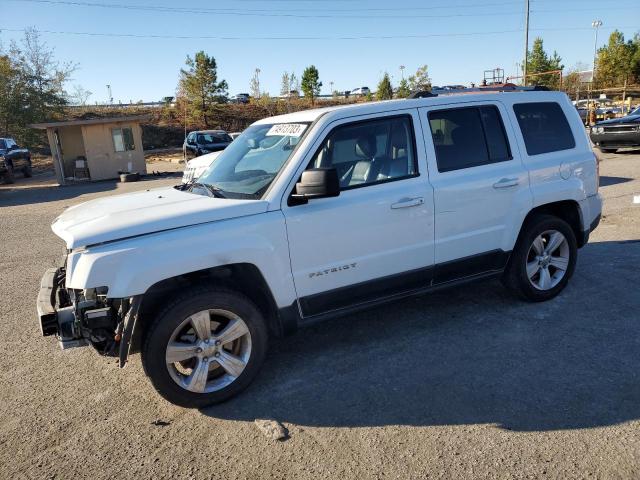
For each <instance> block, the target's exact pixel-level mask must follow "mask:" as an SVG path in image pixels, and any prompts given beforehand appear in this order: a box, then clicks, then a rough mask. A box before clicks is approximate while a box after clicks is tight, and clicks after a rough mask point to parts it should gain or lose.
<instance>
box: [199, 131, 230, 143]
mask: <svg viewBox="0 0 640 480" xmlns="http://www.w3.org/2000/svg"><path fill="white" fill-rule="evenodd" d="M231 141H232V139H231V137H230V136H229V135H227V134H226V133H201V134H198V143H200V144H205V143H227V142H229V143H230V142H231Z"/></svg>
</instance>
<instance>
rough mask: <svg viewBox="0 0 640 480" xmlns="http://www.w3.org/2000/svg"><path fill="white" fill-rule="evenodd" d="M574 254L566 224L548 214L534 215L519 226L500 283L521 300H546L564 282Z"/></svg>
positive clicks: (574, 264) (562, 285)
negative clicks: (519, 231)
mask: <svg viewBox="0 0 640 480" xmlns="http://www.w3.org/2000/svg"><path fill="white" fill-rule="evenodd" d="M577 256H578V246H577V242H576V237H575V234H574V233H573V230H572V229H571V227H570V226H569V224H568V223H567V222H565V221H564V220H562V219H560V218H558V217H555V216H552V215H537V216H535V217H533V218H531V219H530V220H528V221H527V223H526V224H525V225H524V226H523V229H522V232H521V233H520V236H519V238H518V243H517V244H516V248H515V249H514V250H513V253H512V254H511V258H510V259H509V263H508V264H507V268H506V269H505V272H504V274H503V277H502V283H503V285H504V286H505V287H507V289H509V290H510V291H511V292H513V293H514V294H516V295H517V296H519V297H520V298H523V299H525V300H528V301H531V302H543V301H545V300H550V299H552V298H553V297H555V296H556V295H558V294H559V293H560V292H561V291H562V290H563V289H564V287H566V286H567V283H568V281H569V279H570V278H571V275H573V271H574V269H575V266H576V260H577Z"/></svg>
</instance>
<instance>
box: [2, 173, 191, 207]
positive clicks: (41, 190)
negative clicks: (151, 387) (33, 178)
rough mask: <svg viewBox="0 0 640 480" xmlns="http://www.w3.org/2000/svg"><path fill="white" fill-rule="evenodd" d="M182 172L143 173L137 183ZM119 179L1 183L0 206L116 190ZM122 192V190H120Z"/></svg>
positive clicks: (177, 178)
mask: <svg viewBox="0 0 640 480" xmlns="http://www.w3.org/2000/svg"><path fill="white" fill-rule="evenodd" d="M180 177H182V172H175V173H174V172H167V173H163V174H160V175H145V176H143V177H142V178H141V179H140V181H139V182H138V183H145V182H148V181H151V180H157V179H162V178H166V179H171V178H175V179H176V184H177V183H179V178H180ZM118 184H119V180H116V179H114V180H101V181H97V182H86V183H74V184H70V185H64V186H60V185H58V184H56V183H52V182H48V183H42V184H26V185H25V184H17V183H16V184H12V185H3V188H0V208H2V207H15V206H19V205H29V204H36V203H46V202H57V201H60V200H68V199H72V198H76V197H79V196H80V195H85V194H90V193H100V192H107V191H110V190H114V191H115V190H117V188H118ZM122 193H124V192H122Z"/></svg>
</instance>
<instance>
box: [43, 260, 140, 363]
mask: <svg viewBox="0 0 640 480" xmlns="http://www.w3.org/2000/svg"><path fill="white" fill-rule="evenodd" d="M65 277H66V273H65V268H64V267H60V268H50V269H48V270H47V271H46V272H45V274H44V275H43V277H42V280H41V282H40V290H39V292H38V299H37V301H36V309H37V311H38V318H39V323H40V331H41V332H42V335H43V336H45V337H46V336H53V335H55V336H56V338H57V339H58V345H59V346H60V348H61V349H63V350H66V349H69V348H75V347H83V346H86V345H92V346H93V347H94V348H95V349H96V350H97V351H98V352H99V353H100V354H102V355H108V356H118V357H119V359H120V366H121V367H123V366H124V365H125V363H126V361H127V358H128V356H129V350H130V345H131V336H132V334H133V330H134V327H135V324H136V320H137V317H138V312H139V308H140V303H141V299H142V296H141V295H138V296H135V297H131V298H127V299H107V298H106V295H105V294H104V293H105V292H101V291H100V289H89V290H69V289H67V288H66V286H65Z"/></svg>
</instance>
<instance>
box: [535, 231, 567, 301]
mask: <svg viewBox="0 0 640 480" xmlns="http://www.w3.org/2000/svg"><path fill="white" fill-rule="evenodd" d="M570 256H571V250H570V248H569V242H568V241H567V239H566V238H565V236H564V235H563V234H562V233H561V232H559V231H558V230H546V231H544V232H542V233H541V234H540V235H538V236H537V237H536V238H535V239H534V240H533V243H532V244H531V246H530V247H529V252H528V254H527V277H528V278H529V282H531V285H533V287H534V288H536V289H538V290H543V291H544V290H551V289H552V288H554V287H555V286H556V285H558V284H559V283H560V282H561V281H562V279H563V278H564V276H565V275H566V273H567V269H568V268H569V260H570Z"/></svg>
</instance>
